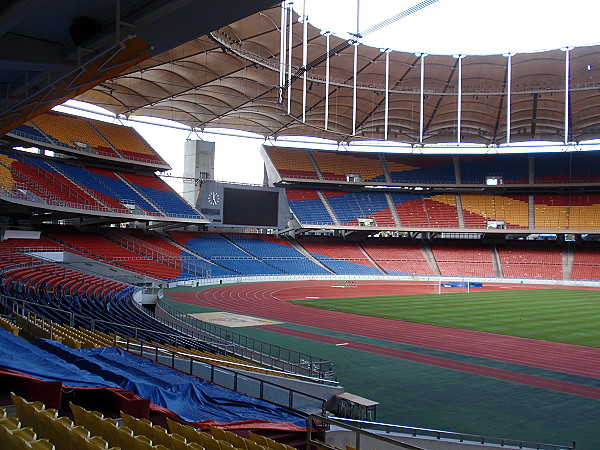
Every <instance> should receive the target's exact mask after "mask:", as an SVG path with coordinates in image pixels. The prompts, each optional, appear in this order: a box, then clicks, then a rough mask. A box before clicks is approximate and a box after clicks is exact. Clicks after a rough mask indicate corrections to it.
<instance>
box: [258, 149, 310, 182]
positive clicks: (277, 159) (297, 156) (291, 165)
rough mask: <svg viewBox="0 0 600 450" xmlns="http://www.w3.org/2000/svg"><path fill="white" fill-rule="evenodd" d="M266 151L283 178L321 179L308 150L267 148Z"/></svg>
mask: <svg viewBox="0 0 600 450" xmlns="http://www.w3.org/2000/svg"><path fill="white" fill-rule="evenodd" d="M265 150H266V152H267V155H268V156H269V159H270V160H271V162H272V163H273V165H274V166H275V168H276V169H277V171H278V172H279V174H280V175H281V177H282V178H300V179H301V178H304V179H308V180H316V179H318V178H319V177H318V175H317V172H316V171H315V168H314V166H313V165H312V162H311V161H310V159H309V157H308V153H307V151H306V150H304V149H296V148H278V147H265Z"/></svg>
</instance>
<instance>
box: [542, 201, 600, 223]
mask: <svg viewBox="0 0 600 450" xmlns="http://www.w3.org/2000/svg"><path fill="white" fill-rule="evenodd" d="M534 199H535V225H536V228H539V229H556V230H593V229H597V228H598V227H600V195H599V194H582V195H578V194H570V195H559V194H552V195H535V196H534Z"/></svg>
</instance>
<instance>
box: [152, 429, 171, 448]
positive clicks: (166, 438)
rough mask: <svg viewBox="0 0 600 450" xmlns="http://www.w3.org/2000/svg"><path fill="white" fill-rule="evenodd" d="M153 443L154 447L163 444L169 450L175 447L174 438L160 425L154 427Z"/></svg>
mask: <svg viewBox="0 0 600 450" xmlns="http://www.w3.org/2000/svg"><path fill="white" fill-rule="evenodd" d="M152 443H153V444H154V445H157V444H162V445H164V446H165V447H167V448H172V447H173V439H172V436H171V435H170V434H169V432H168V431H167V430H165V429H164V428H163V427H161V426H160V425H154V426H153V427H152Z"/></svg>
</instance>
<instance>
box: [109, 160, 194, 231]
mask: <svg viewBox="0 0 600 450" xmlns="http://www.w3.org/2000/svg"><path fill="white" fill-rule="evenodd" d="M118 174H119V176H120V177H121V178H123V179H124V180H125V181H127V182H128V183H130V184H131V185H133V186H134V187H135V189H136V190H138V191H140V192H142V193H143V194H144V196H145V197H146V198H150V199H152V201H153V202H154V203H155V204H156V205H157V206H158V207H159V208H160V209H161V210H162V211H163V212H165V213H166V214H167V215H168V216H171V217H189V218H193V219H200V218H201V217H200V215H199V214H198V212H197V211H196V210H195V209H194V208H192V207H191V206H190V205H189V204H188V203H187V202H186V201H185V200H183V199H182V198H181V197H180V196H179V195H178V194H177V193H175V192H174V191H173V190H172V189H171V187H170V186H169V185H168V184H167V183H165V182H164V181H163V180H161V179H160V178H158V177H157V176H156V175H141V174H136V173H132V172H123V171H120V172H118Z"/></svg>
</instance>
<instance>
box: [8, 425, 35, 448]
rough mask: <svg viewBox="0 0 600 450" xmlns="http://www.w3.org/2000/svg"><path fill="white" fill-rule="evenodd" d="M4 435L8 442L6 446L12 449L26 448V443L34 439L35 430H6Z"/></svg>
mask: <svg viewBox="0 0 600 450" xmlns="http://www.w3.org/2000/svg"><path fill="white" fill-rule="evenodd" d="M4 437H5V438H6V441H7V442H8V448H12V449H26V448H27V445H28V443H30V442H32V441H34V440H36V435H35V432H34V431H33V430H32V429H31V428H19V429H18V430H6V434H5V436H4Z"/></svg>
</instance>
